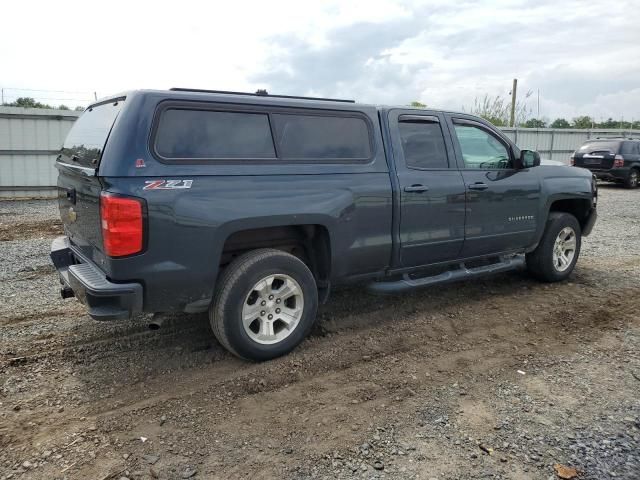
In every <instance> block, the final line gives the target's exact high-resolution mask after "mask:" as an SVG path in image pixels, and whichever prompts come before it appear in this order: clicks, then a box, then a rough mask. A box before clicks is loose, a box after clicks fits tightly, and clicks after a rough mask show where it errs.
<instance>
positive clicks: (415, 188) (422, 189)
mask: <svg viewBox="0 0 640 480" xmlns="http://www.w3.org/2000/svg"><path fill="white" fill-rule="evenodd" d="M427 190H429V187H427V186H426V185H420V184H417V183H416V184H415V185H411V186H410V187H404V191H405V192H415V193H422V192H426V191H427Z"/></svg>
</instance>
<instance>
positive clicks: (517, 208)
mask: <svg viewBox="0 0 640 480" xmlns="http://www.w3.org/2000/svg"><path fill="white" fill-rule="evenodd" d="M56 167H57V168H58V170H59V176H58V188H59V193H60V195H59V205H60V215H61V217H62V220H63V224H64V230H65V236H63V237H60V238H58V239H56V240H55V241H54V242H53V245H52V251H51V257H52V260H53V263H54V264H55V266H56V268H57V270H58V272H59V274H60V278H61V282H62V289H61V293H62V296H63V297H71V296H75V297H77V298H78V299H79V300H80V301H81V302H83V303H84V304H86V306H87V308H88V311H89V314H90V315H91V316H92V317H93V318H95V319H98V320H113V319H127V318H130V317H131V316H132V315H135V314H137V313H140V312H171V311H181V312H207V311H208V313H209V318H210V321H211V326H212V329H213V333H214V334H215V336H216V337H217V338H218V340H219V341H220V343H221V344H222V345H224V346H225V347H226V348H227V349H229V350H230V351H231V352H233V353H234V354H236V355H238V356H240V357H243V358H246V359H253V360H265V359H270V358H274V357H276V356H279V355H282V354H285V353H287V352H289V351H290V350H292V349H293V348H294V347H295V346H296V345H298V344H299V343H300V342H301V341H302V339H303V338H304V337H305V336H306V335H307V333H308V332H309V331H310V330H311V328H312V325H313V323H314V320H315V317H316V309H317V306H318V303H319V302H325V301H326V300H327V298H328V296H329V291H330V289H331V288H332V287H334V286H339V285H345V284H348V283H354V282H358V283H361V284H365V285H367V286H368V288H369V289H370V290H371V291H373V292H383V293H390V292H391V293H392V292H400V291H404V290H409V289H414V288H419V287H424V286H427V285H432V284H435V283H442V282H447V281H452V280H458V279H468V278H475V277H477V276H480V275H484V274H488V273H495V272H503V271H507V270H512V269H515V268H520V267H522V266H524V265H525V264H526V266H527V267H528V269H529V271H530V272H531V273H532V274H533V275H534V276H535V277H536V278H539V279H541V280H543V281H548V282H555V281H559V280H563V279H565V278H567V276H568V275H569V274H570V273H571V271H572V270H573V268H574V265H575V264H576V261H577V259H578V255H579V253H580V245H581V240H582V236H584V235H588V234H589V232H590V231H591V228H592V226H593V224H594V222H595V219H596V196H597V190H596V183H595V181H594V179H593V178H592V175H591V174H590V173H589V172H587V171H586V170H583V169H577V168H570V167H558V166H544V165H542V166H541V165H540V157H539V155H538V154H537V153H536V152H533V151H529V150H520V149H519V148H518V147H517V146H516V145H515V144H513V143H512V142H511V141H510V140H509V139H508V138H507V137H506V136H504V135H503V134H502V133H501V132H500V131H499V130H497V129H496V128H494V127H493V126H492V125H491V124H489V123H487V122H486V121H484V120H482V119H481V118H477V117H474V116H472V115H467V114H462V113H451V112H442V111H436V110H421V109H412V108H407V107H397V108H392V107H377V106H371V105H361V104H357V103H353V102H351V101H340V100H330V99H312V98H300V97H284V96H275V95H274V96H271V95H253V94H238V93H224V92H212V91H196V90H184V89H179V90H170V91H136V92H130V93H127V94H123V95H118V96H115V97H113V98H108V99H106V100H103V101H100V102H98V103H96V104H94V105H91V106H90V107H89V108H88V109H87V110H86V111H85V112H84V113H83V115H82V116H81V117H80V118H79V119H78V121H77V122H76V123H75V124H74V126H73V128H72V130H71V131H70V133H69V135H68V137H67V139H66V141H65V144H64V147H63V149H62V151H61V154H60V156H59V157H58V159H57V162H56Z"/></svg>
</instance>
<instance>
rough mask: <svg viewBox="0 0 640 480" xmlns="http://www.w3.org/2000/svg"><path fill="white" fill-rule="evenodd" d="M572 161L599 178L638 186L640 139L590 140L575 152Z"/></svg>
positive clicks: (639, 178) (634, 186)
mask: <svg viewBox="0 0 640 480" xmlns="http://www.w3.org/2000/svg"><path fill="white" fill-rule="evenodd" d="M571 164H572V165H575V166H576V167H582V168H586V169H588V170H590V171H591V172H593V174H594V175H595V176H596V177H598V178H599V179H602V180H607V181H610V182H619V183H623V184H624V185H625V186H626V187H627V188H636V187H637V186H638V182H639V181H640V139H634V138H597V139H595V140H588V141H586V142H585V143H584V144H583V145H582V146H581V147H580V148H579V149H577V150H576V151H575V152H573V154H572V155H571Z"/></svg>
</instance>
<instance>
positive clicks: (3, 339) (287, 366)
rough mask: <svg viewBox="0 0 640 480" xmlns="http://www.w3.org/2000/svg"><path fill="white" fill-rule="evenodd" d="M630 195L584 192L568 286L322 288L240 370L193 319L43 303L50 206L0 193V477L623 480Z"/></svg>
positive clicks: (510, 277)
mask: <svg viewBox="0 0 640 480" xmlns="http://www.w3.org/2000/svg"><path fill="white" fill-rule="evenodd" d="M638 205H640V190H635V191H629V190H624V189H622V188H618V187H616V186H601V190H600V207H599V220H598V224H597V227H596V229H595V230H594V232H593V234H592V235H591V236H590V237H588V238H587V239H585V242H584V245H583V254H582V256H581V258H580V261H579V263H578V266H577V269H576V271H575V273H574V275H573V276H572V278H571V279H570V281H568V282H565V283H561V284H554V285H545V284H541V283H537V282H535V281H533V280H531V279H529V278H528V277H527V275H526V274H525V273H524V272H515V273H510V274H503V275H499V276H496V277H491V278H487V279H484V280H481V281H473V282H463V283H458V284H451V285H444V286H439V287H434V288H429V289H427V290H423V291H419V292H414V293H410V294H405V295H398V296H392V297H379V296H372V295H370V294H368V293H366V292H365V291H364V290H363V289H358V288H354V289H348V290H342V291H338V292H334V294H333V296H332V298H331V300H330V302H329V304H327V305H326V306H324V307H322V308H321V311H320V322H319V325H318V328H317V329H316V331H315V333H314V334H313V335H312V336H311V338H309V339H308V340H307V341H305V342H304V343H303V344H302V345H301V346H300V347H299V348H298V349H296V350H295V351H294V352H293V353H292V354H290V355H288V356H286V357H284V358H281V359H278V360H275V361H271V362H267V363H263V364H254V363H247V362H243V361H241V360H238V359H236V358H235V357H233V356H231V355H229V354H228V353H226V352H225V351H224V350H222V348H221V347H220V346H219V345H218V344H217V342H216V341H215V340H214V339H213V337H212V335H211V332H210V329H209V325H208V320H207V318H206V316H204V315H175V316H171V317H168V318H167V321H166V324H165V325H164V326H163V328H162V329H160V330H158V331H149V330H148V329H147V326H146V323H147V319H145V318H140V319H137V320H135V321H129V322H113V323H98V322H95V321H93V320H91V319H90V318H89V317H87V316H86V315H85V313H84V310H83V308H82V306H81V305H79V304H78V303H77V302H76V301H74V300H67V301H62V300H61V299H59V298H58V297H57V295H58V291H57V290H58V283H57V278H56V274H55V272H54V270H53V268H52V267H51V266H50V265H49V261H48V256H47V255H48V248H49V244H50V242H51V238H52V237H53V236H55V235H56V232H57V231H58V229H59V224H58V223H57V220H56V218H57V217H56V215H57V212H56V209H55V205H54V204H53V203H52V202H50V201H40V202H36V201H32V202H0V259H1V260H0V262H1V268H0V296H1V299H0V479H8V478H35V479H54V478H60V479H62V478H68V479H101V480H106V479H121V478H123V477H124V478H130V479H139V478H140V479H149V478H160V479H184V478H203V479H204V478H207V479H208V478H220V479H227V478H257V479H262V478H264V479H268V478H282V479H309V478H345V479H351V478H367V479H368V478H388V479H396V478H398V479H405V478H407V479H413V478H420V479H426V480H432V479H476V478H477V479H480V478H495V479H525V480H526V479H554V478H561V477H560V476H559V475H564V478H571V476H573V475H574V473H575V474H577V475H579V477H576V478H581V479H584V478H589V479H606V478H625V479H638V478H640V349H639V347H640V318H639V316H638V311H639V307H640V283H639V281H640V254H639V252H640V213H638V212H639V210H638ZM16 226H17V227H16ZM563 467H566V468H564V469H563ZM573 469H575V471H574V470H573Z"/></svg>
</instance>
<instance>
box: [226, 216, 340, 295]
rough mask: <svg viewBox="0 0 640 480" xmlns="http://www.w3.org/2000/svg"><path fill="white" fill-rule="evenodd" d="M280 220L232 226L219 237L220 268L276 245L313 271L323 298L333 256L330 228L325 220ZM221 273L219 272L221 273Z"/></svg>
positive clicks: (329, 276) (326, 290)
mask: <svg viewBox="0 0 640 480" xmlns="http://www.w3.org/2000/svg"><path fill="white" fill-rule="evenodd" d="M315 220H316V221H313V222H310V223H295V224H291V223H284V222H282V223H279V222H269V223H267V224H266V225H265V224H263V223H257V224H253V225H251V224H247V223H244V222H243V224H242V225H238V227H242V228H229V229H227V230H226V231H225V233H224V235H223V238H221V239H220V243H219V244H220V245H222V248H221V250H220V252H219V255H218V259H219V261H218V270H219V272H220V271H221V270H222V269H224V268H225V267H226V266H227V265H228V264H229V263H231V262H232V261H233V260H234V259H235V258H237V257H238V256H240V255H242V254H244V253H246V252H248V251H251V250H256V249H259V248H274V249H277V250H282V251H285V252H287V253H291V254H292V255H294V256H296V257H298V258H299V259H300V260H302V261H303V262H304V263H305V264H306V265H307V266H308V267H309V269H310V270H311V272H312V273H313V276H314V278H315V280H316V284H317V286H318V290H319V293H320V299H321V300H322V301H325V300H326V297H327V296H328V291H329V286H330V279H331V273H332V262H333V260H334V257H333V255H334V254H335V252H334V251H333V249H332V240H331V233H330V232H331V228H330V226H329V225H327V224H326V223H324V222H318V221H317V219H315ZM218 275H219V273H218Z"/></svg>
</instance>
